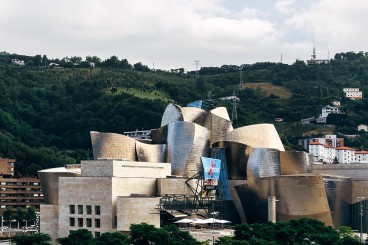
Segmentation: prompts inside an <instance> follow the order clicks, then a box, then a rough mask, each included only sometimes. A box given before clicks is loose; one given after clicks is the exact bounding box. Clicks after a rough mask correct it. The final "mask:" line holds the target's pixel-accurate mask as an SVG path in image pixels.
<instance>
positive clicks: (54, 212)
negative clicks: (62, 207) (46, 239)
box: [40, 204, 58, 242]
mask: <svg viewBox="0 0 368 245" xmlns="http://www.w3.org/2000/svg"><path fill="white" fill-rule="evenodd" d="M40 232H41V233H46V234H49V235H50V236H51V238H52V240H53V242H55V241H56V239H57V238H58V205H52V204H50V205H47V204H45V205H44V204H41V205H40Z"/></svg>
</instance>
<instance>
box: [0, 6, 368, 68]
mask: <svg viewBox="0 0 368 245" xmlns="http://www.w3.org/2000/svg"><path fill="white" fill-rule="evenodd" d="M367 9H368V1H367V0H349V1H347V0H278V1H277V0H129V1H128V0H105V1H103V0H58V1H56V0H0V51H6V52H9V53H18V54H25V55H36V54H41V55H44V54H45V55H47V56H48V57H49V58H63V57H66V56H68V57H70V56H81V57H82V58H83V59H85V57H86V56H88V55H90V56H93V55H96V56H98V57H100V58H101V59H106V58H109V57H111V56H112V55H116V56H118V57H119V59H123V58H125V59H127V60H128V61H129V62H130V63H131V64H134V63H137V62H142V63H143V64H146V65H148V66H149V67H150V68H152V67H153V64H154V66H155V68H159V69H170V68H180V67H184V68H185V69H187V70H194V69H195V65H194V60H199V63H200V65H201V66H221V65H223V64H234V65H240V64H252V63H255V62H262V61H271V62H279V61H280V60H281V54H282V57H283V62H284V63H292V62H294V61H295V60H296V59H301V60H306V59H309V58H310V55H311V53H312V49H313V45H314V44H315V46H316V48H317V58H321V59H322V58H324V59H325V58H328V54H329V53H330V57H333V55H334V54H335V53H337V52H347V51H354V52H359V51H364V52H365V51H368V48H367V47H368V46H367V44H368V32H367V26H366V25H367V24H368V14H367V13H366V12H367Z"/></svg>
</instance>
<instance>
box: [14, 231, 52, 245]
mask: <svg viewBox="0 0 368 245" xmlns="http://www.w3.org/2000/svg"><path fill="white" fill-rule="evenodd" d="M11 240H12V242H14V243H15V244H16V245H36V244H37V245H51V237H50V235H48V234H44V233H35V234H32V235H17V236H14V237H13V238H12V239H11Z"/></svg>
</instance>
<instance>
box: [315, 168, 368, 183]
mask: <svg viewBox="0 0 368 245" xmlns="http://www.w3.org/2000/svg"><path fill="white" fill-rule="evenodd" d="M313 173H316V174H330V175H339V176H348V177H351V180H368V164H314V165H313Z"/></svg>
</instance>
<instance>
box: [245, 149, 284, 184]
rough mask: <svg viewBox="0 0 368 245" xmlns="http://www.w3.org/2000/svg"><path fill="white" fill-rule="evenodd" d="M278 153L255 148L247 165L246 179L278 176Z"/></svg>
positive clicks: (274, 150)
mask: <svg viewBox="0 0 368 245" xmlns="http://www.w3.org/2000/svg"><path fill="white" fill-rule="evenodd" d="M279 159H280V156H279V151H278V150H276V149H269V148H255V149H254V150H253V151H252V154H250V157H249V160H248V164H247V178H248V179H257V178H262V177H274V176H279V175H280V160H279Z"/></svg>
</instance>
